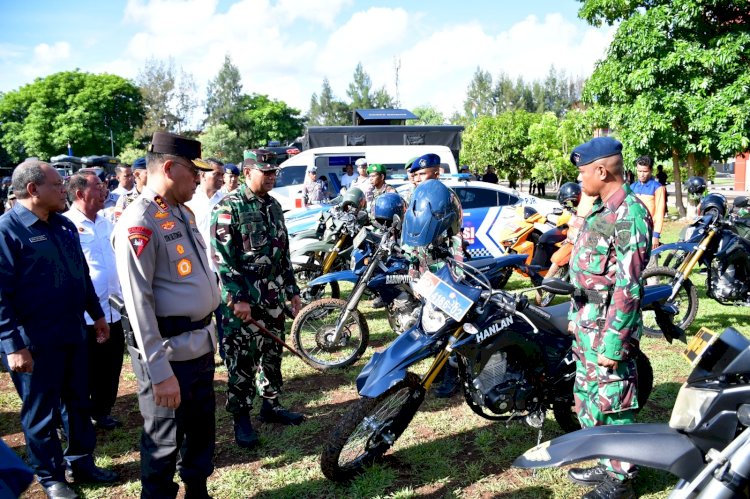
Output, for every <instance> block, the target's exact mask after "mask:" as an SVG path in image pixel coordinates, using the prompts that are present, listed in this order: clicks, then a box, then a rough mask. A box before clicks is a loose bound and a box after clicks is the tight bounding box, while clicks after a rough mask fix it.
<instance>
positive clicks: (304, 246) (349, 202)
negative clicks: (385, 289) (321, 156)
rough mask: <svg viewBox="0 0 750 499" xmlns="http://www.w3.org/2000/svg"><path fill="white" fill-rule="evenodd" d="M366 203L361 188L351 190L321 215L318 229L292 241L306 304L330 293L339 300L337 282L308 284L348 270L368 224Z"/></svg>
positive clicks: (291, 249) (291, 244)
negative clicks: (359, 236) (355, 244)
mask: <svg viewBox="0 0 750 499" xmlns="http://www.w3.org/2000/svg"><path fill="white" fill-rule="evenodd" d="M366 204H367V202H366V199H365V195H364V193H363V192H362V191H361V190H360V189H357V188H353V189H349V190H348V191H347V192H346V193H345V194H343V195H342V196H341V199H340V200H339V202H338V204H337V205H336V206H334V207H333V208H331V209H330V210H328V211H327V212H325V213H322V214H321V216H320V219H319V221H318V224H317V226H315V227H314V228H313V229H310V230H307V231H302V232H301V233H298V234H297V235H296V236H295V237H292V238H291V239H290V242H289V250H290V254H291V260H292V267H293V269H294V278H295V279H296V280H297V284H298V285H299V287H300V298H301V299H302V302H303V303H310V302H311V301H313V300H316V299H319V298H322V297H323V296H325V295H326V294H327V293H328V294H329V295H330V296H331V297H332V298H338V297H339V295H340V289H339V286H338V283H337V282H330V283H328V284H327V285H316V286H311V285H309V282H310V281H312V280H313V279H315V278H316V277H319V276H321V275H324V274H328V273H330V272H335V271H339V270H343V269H344V268H345V266H346V264H347V262H348V261H349V256H350V255H351V250H352V241H353V240H354V237H355V236H356V235H357V233H358V232H359V230H360V229H361V228H362V226H363V225H365V224H367V223H368V217H367V212H366V211H365V210H364V208H365V205H366Z"/></svg>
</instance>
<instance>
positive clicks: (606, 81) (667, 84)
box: [579, 0, 750, 215]
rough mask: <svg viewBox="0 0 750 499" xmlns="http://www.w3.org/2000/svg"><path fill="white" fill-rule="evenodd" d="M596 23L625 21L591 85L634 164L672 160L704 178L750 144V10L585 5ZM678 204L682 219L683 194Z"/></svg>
mask: <svg viewBox="0 0 750 499" xmlns="http://www.w3.org/2000/svg"><path fill="white" fill-rule="evenodd" d="M580 1H581V3H582V6H581V9H580V11H579V15H580V16H581V17H582V18H583V19H585V20H587V21H588V22H589V23H591V24H594V25H600V24H602V23H610V24H612V23H615V22H619V23H620V24H619V26H618V29H617V32H616V34H615V37H614V40H613V41H612V44H611V45H610V47H609V50H608V52H607V56H606V58H605V59H604V60H603V61H600V62H599V63H598V64H597V66H596V68H595V70H594V73H593V75H592V76H591V79H590V80H589V81H588V82H587V83H586V85H585V87H584V100H585V101H587V102H590V103H595V104H596V105H597V107H598V108H599V109H598V114H599V116H600V118H599V121H600V124H601V125H603V126H609V127H610V128H613V129H615V130H616V132H617V133H618V135H619V136H620V138H621V140H622V142H623V144H624V145H625V150H626V151H627V152H628V154H629V155H630V158H628V159H633V158H634V157H636V156H638V155H640V154H650V155H653V156H657V157H671V158H672V163H673V168H674V179H675V182H676V183H677V184H679V183H680V181H681V179H680V172H679V165H680V163H682V162H687V165H688V174H692V173H702V172H703V171H704V170H705V168H706V167H707V165H708V164H709V161H710V160H711V159H721V158H727V157H732V156H735V155H736V154H738V153H740V152H742V151H744V150H747V148H748V146H750V138H749V137H750V70H748V68H750V29H749V28H750V26H749V25H750V2H748V1H747V0H580ZM677 205H678V208H679V209H680V212H681V214H682V215H684V214H685V209H684V207H683V206H682V200H681V193H680V190H679V189H678V190H677Z"/></svg>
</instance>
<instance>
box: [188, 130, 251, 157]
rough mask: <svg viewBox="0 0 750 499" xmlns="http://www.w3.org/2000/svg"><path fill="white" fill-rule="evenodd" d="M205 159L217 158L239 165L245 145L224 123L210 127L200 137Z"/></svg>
mask: <svg viewBox="0 0 750 499" xmlns="http://www.w3.org/2000/svg"><path fill="white" fill-rule="evenodd" d="M198 140H200V141H201V153H202V154H203V157H204V158H217V159H220V160H221V161H223V162H224V163H239V162H240V161H241V160H242V150H243V149H244V148H245V143H244V142H243V141H242V140H241V139H240V137H239V136H238V135H237V132H235V131H234V130H232V129H230V128H229V126H228V125H226V124H224V123H218V124H216V125H209V126H208V127H206V128H205V129H204V130H203V132H201V134H200V135H199V136H198Z"/></svg>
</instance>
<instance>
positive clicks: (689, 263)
mask: <svg viewBox="0 0 750 499" xmlns="http://www.w3.org/2000/svg"><path fill="white" fill-rule="evenodd" d="M715 234H716V231H715V230H713V229H711V230H710V231H709V232H708V234H707V235H706V237H704V238H703V240H702V241H701V242H700V243H698V247H697V248H695V251H694V253H693V254H692V255H690V257H689V258H686V259H685V261H684V262H682V265H680V268H678V269H677V275H676V276H675V280H674V282H673V283H672V294H671V295H670V296H669V300H667V301H670V302H671V301H673V300H674V299H675V297H676V296H677V293H678V292H679V291H680V288H681V287H682V283H683V282H685V279H687V278H688V277H689V276H690V273H691V272H692V271H693V267H695V266H696V265H697V263H698V260H700V258H701V257H702V256H703V253H705V251H706V248H708V243H709V242H711V239H713V237H714V235H715Z"/></svg>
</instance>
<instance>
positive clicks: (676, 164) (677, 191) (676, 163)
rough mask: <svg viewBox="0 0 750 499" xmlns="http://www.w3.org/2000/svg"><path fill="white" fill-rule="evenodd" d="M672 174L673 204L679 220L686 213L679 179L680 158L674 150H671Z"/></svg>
mask: <svg viewBox="0 0 750 499" xmlns="http://www.w3.org/2000/svg"><path fill="white" fill-rule="evenodd" d="M672 174H673V177H674V204H675V206H676V207H677V213H679V214H680V218H683V217H685V215H686V214H687V211H686V210H685V205H684V203H683V202H682V179H681V178H680V156H679V154H678V152H677V151H676V150H672Z"/></svg>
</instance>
